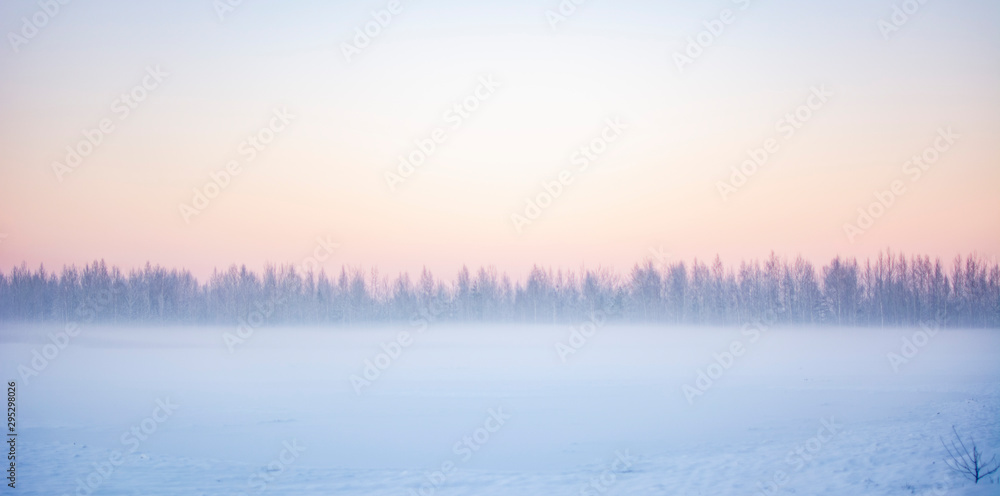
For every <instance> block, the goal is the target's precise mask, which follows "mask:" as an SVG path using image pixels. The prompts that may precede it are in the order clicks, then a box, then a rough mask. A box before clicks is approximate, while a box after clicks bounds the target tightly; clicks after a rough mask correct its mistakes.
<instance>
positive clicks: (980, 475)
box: [941, 426, 1000, 484]
mask: <svg viewBox="0 0 1000 496" xmlns="http://www.w3.org/2000/svg"><path fill="white" fill-rule="evenodd" d="M951 431H952V432H954V433H955V439H954V440H953V441H952V442H951V445H948V444H947V443H945V442H944V439H942V440H941V444H943V445H944V449H945V450H947V451H948V458H946V459H945V463H947V464H948V466H949V467H950V468H951V469H952V470H954V471H955V472H958V473H959V474H961V475H962V476H964V477H968V478H969V479H972V481H973V482H974V483H976V484H978V483H979V481H980V480H982V479H985V478H986V477H989V476H990V475H993V474H994V473H996V471H997V469H1000V462H997V457H996V455H993V457H992V458H990V460H989V461H986V459H985V456H984V455H983V453H982V452H980V451H979V448H977V447H976V441H975V440H974V439H972V438H971V437H970V438H969V444H970V445H971V446H972V449H971V450H969V448H968V447H967V446H966V445H965V442H963V441H962V437H961V436H959V435H958V430H957V429H955V426H951Z"/></svg>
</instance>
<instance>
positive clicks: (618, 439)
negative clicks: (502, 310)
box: [0, 324, 1000, 496]
mask: <svg viewBox="0 0 1000 496" xmlns="http://www.w3.org/2000/svg"><path fill="white" fill-rule="evenodd" d="M0 326H2V327H0V362H2V366H0V369H2V372H3V377H4V380H5V381H16V382H17V392H18V394H17V408H18V424H17V428H18V445H17V450H18V451H17V455H18V456H17V461H18V465H17V481H18V482H17V489H16V490H15V491H12V490H10V489H9V488H4V489H5V490H4V491H0V494H24V495H34V494H40V495H62V494H81V495H86V494H94V495H129V496H132V495H176V494H187V495H200V494H205V495H216V494H218V495H244V494H245V495H256V494H287V495H299V494H302V495H305V494H324V495H325V494H337V495H341V494H347V495H354V494H357V495H373V494H388V495H401V496H402V495H412V494H419V495H423V496H430V495H473V494H475V495H483V494H486V495H492V494H498V495H499V494H515V495H535V494H538V495H554V494H566V495H570V494H572V495H579V494H584V495H600V494H622V495H626V494H651V495H660V494H662V495H674V494H678V495H699V494H704V495H726V494H745V495H751V494H765V495H770V494H843V495H852V496H853V495H896V494H899V495H902V494H928V495H930V494H937V495H941V494H1000V485H998V484H995V483H991V482H990V481H981V482H980V483H979V484H978V485H973V484H972V483H971V482H968V481H964V480H961V479H960V478H959V477H958V476H956V475H955V474H953V473H950V472H949V471H948V469H947V468H946V467H945V465H944V458H945V453H944V449H943V447H942V444H941V441H940V439H939V438H942V437H943V438H945V439H948V438H949V437H950V436H951V428H952V426H953V425H954V426H955V427H956V428H957V429H958V431H959V432H960V433H961V434H962V435H963V436H965V437H966V439H967V438H968V437H969V436H972V437H974V438H975V440H976V441H977V444H978V445H979V447H980V448H981V449H983V450H984V451H985V452H986V453H987V456H991V455H992V454H994V453H998V454H1000V360H998V357H1000V332H997V331H995V330H941V331H940V332H938V333H937V334H936V335H934V336H930V337H929V339H927V340H926V341H925V340H924V339H923V337H921V336H916V337H915V336H914V335H915V333H917V331H918V329H891V330H882V329H789V328H776V329H739V328H726V329H711V328H694V329H680V328H662V327H655V326H624V325H612V324H609V325H606V326H603V327H599V328H597V329H596V332H595V333H593V334H592V335H591V336H589V337H586V336H583V335H578V336H575V337H574V336H572V335H571V333H572V332H573V330H574V326H498V325H479V324H477V325H434V324H432V325H431V326H430V327H428V328H427V329H426V331H419V329H418V328H414V327H411V326H409V325H407V324H400V325H398V326H391V327H388V326H387V327H382V328H377V329H376V328H363V329H354V330H344V329H302V328H262V329H258V330H257V331H256V332H255V333H254V334H253V335H252V336H249V337H247V338H246V339H245V341H243V342H242V343H239V342H234V341H232V340H231V338H232V336H233V335H235V332H236V328H235V326H234V327H233V328H106V327H87V326H83V327H81V329H80V332H79V334H78V335H76V336H73V337H70V339H69V342H68V344H66V343H63V344H65V348H63V349H59V348H58V347H56V346H55V345H53V346H49V347H48V348H47V349H46V348H45V345H46V344H47V343H51V341H50V338H49V337H48V336H47V335H48V334H49V333H58V332H61V329H62V327H61V326H11V325H9V324H2V325H0ZM400 332H406V333H408V334H405V335H402V336H400V335H399V333H400ZM226 333H230V336H229V338H230V344H231V345H232V352H231V351H230V349H229V348H228V347H227V344H226V337H225V334H226ZM55 336H56V338H55V339H56V340H59V339H60V337H59V335H55ZM924 337H926V336H924ZM903 338H908V339H910V340H913V339H916V341H917V342H918V344H919V343H922V344H923V345H922V346H919V345H918V344H914V345H913V349H904V342H903ZM911 342H912V341H911ZM392 343H395V344H392ZM557 343H559V346H557ZM54 350H55V351H56V353H55V356H54V357H52V358H51V359H44V360H42V359H40V358H39V357H42V358H44V357H43V354H45V353H48V355H49V356H53V351H54ZM383 350H386V351H383ZM560 350H561V352H562V353H560ZM567 350H573V351H575V352H569V351H567ZM34 352H38V354H39V355H38V357H36V356H35V355H34ZM914 352H915V354H914ZM727 353H728V354H727ZM890 353H894V354H897V355H898V356H896V357H895V358H894V359H893V360H890V358H889V357H888V356H887V355H888V354H890ZM380 354H384V356H380ZM562 358H565V361H564V360H563V359H562ZM33 360H34V363H32V362H33ZM366 360H367V361H369V362H370V363H371V365H370V366H368V365H366ZM713 364H715V365H713ZM366 367H368V369H369V370H367V376H366V370H365V369H366ZM894 368H895V370H894ZM29 371H30V372H29ZM26 372H27V373H26ZM36 372H37V375H36V374H35V373H36ZM22 376H23V377H22ZM352 376H354V377H353V378H352ZM359 393H360V394H359Z"/></svg>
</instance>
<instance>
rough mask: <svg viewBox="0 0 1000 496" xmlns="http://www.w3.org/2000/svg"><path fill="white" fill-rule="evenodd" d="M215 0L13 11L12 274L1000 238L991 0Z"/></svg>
mask: <svg viewBox="0 0 1000 496" xmlns="http://www.w3.org/2000/svg"><path fill="white" fill-rule="evenodd" d="M224 1H225V0H222V1H220V2H215V3H213V2H212V1H209V0H198V1H195V0H180V1H169V2H168V1H151V2H125V1H121V0H114V1H110V0H109V1H87V2H84V1H73V2H69V3H67V4H66V5H62V4H60V3H58V2H57V1H55V0H52V1H51V2H50V3H48V4H45V5H46V6H47V7H45V8H48V9H49V10H50V11H55V10H58V12H56V13H55V14H54V15H49V14H47V13H46V14H44V15H40V14H39V12H43V7H42V6H40V4H39V3H37V2H34V1H28V0H14V1H9V2H5V3H4V4H3V5H2V6H0V30H2V31H3V32H4V33H7V35H6V36H5V40H6V42H7V44H6V46H5V48H4V49H3V50H2V51H0V115H3V120H2V121H0V233H2V234H4V235H6V237H0V238H2V239H0V270H4V271H7V270H9V268H10V267H11V266H13V265H16V264H20V263H21V262H22V261H27V262H28V264H29V265H31V266H33V267H34V266H37V265H38V264H39V263H45V264H46V266H47V267H49V268H58V267H60V266H61V265H63V264H70V263H76V264H82V263H86V262H88V261H91V260H94V259H98V258H104V259H106V260H107V261H108V262H109V263H115V264H118V265H122V266H126V267H130V266H138V265H142V264H144V263H145V262H146V261H147V260H149V261H152V262H153V263H159V264H162V265H166V266H169V267H181V266H183V267H187V268H190V269H192V270H194V271H195V273H196V274H198V275H200V276H204V275H206V274H208V273H210V271H211V270H212V268H213V267H225V266H228V265H230V264H232V263H236V264H244V263H245V264H247V265H249V266H251V267H254V268H258V267H260V266H262V265H263V264H264V263H265V262H274V263H300V262H301V261H302V260H303V258H304V257H306V256H308V255H309V254H310V253H312V252H313V250H314V249H315V248H316V246H317V238H319V237H322V238H327V237H331V238H332V239H335V240H336V241H337V242H338V243H339V248H338V250H337V251H336V252H335V254H334V255H333V256H332V257H330V258H329V260H327V261H326V263H325V264H326V265H325V267H326V268H327V270H328V271H337V270H339V267H340V265H342V264H347V265H361V266H374V265H377V266H379V267H380V268H381V269H383V270H384V271H388V272H390V273H391V272H395V271H400V270H409V271H416V270H419V269H420V267H421V266H423V265H427V266H428V267H430V268H431V269H432V270H435V271H436V272H440V273H442V275H450V274H453V273H454V271H455V270H457V269H458V267H460V266H461V265H462V264H463V263H465V264H468V265H470V266H478V265H490V264H492V265H496V266H498V267H499V268H501V269H503V270H508V271H510V272H512V273H515V274H521V273H523V272H524V271H525V270H526V269H527V268H529V267H530V265H531V264H533V263H539V264H543V265H551V266H556V267H564V268H573V269H575V268H578V267H580V266H581V265H584V264H585V265H587V266H591V267H592V266H597V265H604V266H614V267H618V268H627V267H629V266H631V264H632V263H634V262H636V261H638V260H641V259H642V258H644V257H648V256H650V255H651V253H652V251H663V252H669V253H670V254H671V256H672V257H673V258H680V259H690V258H693V257H699V258H711V257H714V255H715V254H717V253H718V254H720V255H722V257H723V259H724V260H726V261H728V262H730V263H736V262H738V261H739V260H740V259H742V258H750V257H761V256H765V255H766V254H767V253H769V252H770V251H771V250H774V251H776V252H777V253H779V254H784V255H788V256H795V255H797V254H802V255H803V256H806V257H808V258H811V259H813V260H815V261H817V262H820V263H822V262H825V261H826V260H827V259H828V258H829V257H832V256H833V255H835V254H838V253H839V254H841V255H849V256H850V255H857V256H862V257H864V256H868V255H871V254H874V253H876V252H877V251H879V250H880V249H883V248H886V247H892V248H893V249H894V250H899V251H903V252H906V253H926V254H930V255H939V256H942V257H944V258H945V259H950V258H951V257H952V256H953V255H955V254H957V253H968V252H970V251H978V252H979V253H981V254H983V255H986V256H987V257H995V256H997V255H1000V229H998V228H1000V222H998V221H1000V194H998V187H1000V140H998V139H997V136H1000V90H998V88H1000V35H998V33H1000V29H998V28H1000V4H998V3H997V2H995V1H987V0H965V1H953V2H938V1H936V0H929V1H927V2H926V3H924V4H922V5H920V6H919V9H916V11H915V12H913V9H911V8H910V7H911V6H912V5H915V2H912V3H908V2H900V1H895V2H893V1H860V0H849V1H844V2H831V3H820V4H817V3H816V2H795V1H791V0H770V1H756V0H749V1H748V0H739V1H731V0H724V1H711V2H700V1H699V2H695V1H684V2H652V1H639V0H616V1H610V0H588V1H586V2H583V3H582V5H580V6H578V7H576V10H575V12H569V11H568V10H565V7H564V10H563V13H564V14H566V15H564V16H561V17H554V16H553V15H552V14H551V13H553V12H554V13H558V12H559V8H560V2H559V1H557V0H548V1H526V0H513V1H504V2H499V1H498V2H460V1H455V0H420V1H413V2H408V1H402V2H399V3H398V4H397V3H395V2H387V1H352V2H346V1H337V2H319V1H293V2H264V1H260V0H245V1H243V2H242V3H241V4H240V5H238V6H236V7H234V8H233V9H231V10H230V9H221V10H220V9H219V7H218V6H219V5H226V4H224ZM42 3H43V4H44V3H45V2H44V1H43V2H42ZM234 3H235V2H234ZM563 3H564V4H567V5H569V4H571V3H572V2H570V1H569V0H566V1H565V2H563ZM904 4H906V5H904ZM53 5H56V6H57V7H53ZM894 6H897V7H899V8H900V9H901V10H900V12H903V10H902V9H903V8H904V7H905V8H906V9H907V10H910V11H911V12H912V13H910V14H905V12H904V14H905V16H904V15H901V14H899V13H895V14H894ZM373 12H374V14H373ZM220 14H221V15H220ZM24 19H27V20H26V21H25V20H24ZM38 20H44V21H45V22H44V25H42V26H36V21H38ZM553 22H555V26H554V27H553V25H552V23H553ZM880 22H881V23H882V24H880ZM25 23H28V25H26V24H25ZM366 25H367V29H368V31H369V33H375V36H367V35H366V36H359V35H358V32H359V31H358V30H362V31H364V30H365V29H366ZM36 27H37V29H36V31H37V32H35V34H34V35H32V36H30V37H29V36H26V35H25V33H28V34H30V33H32V32H34V31H32V29H33V28H36ZM366 38H367V39H366ZM19 40H20V41H19ZM25 41H26V42H25ZM700 42H701V43H700ZM705 42H707V43H705ZM345 43H350V44H351V45H350V46H349V47H348V48H347V49H345ZM703 45H704V46H703ZM15 47H16V50H15ZM345 54H346V55H345ZM348 58H349V59H350V60H348ZM803 109H804V110H803ZM609 126H611V128H609ZM942 136H948V139H947V140H946V139H944V138H941V137H942ZM611 138H613V139H611ZM95 143H96V145H95ZM88 145H91V146H89V147H88ZM67 147H69V148H71V149H76V150H77V153H80V154H81V157H80V160H79V164H78V165H76V166H75V167H70V166H69V165H67V160H69V161H70V162H76V161H77V159H76V158H75V157H73V156H72V155H73V153H72V152H69V151H67ZM81 147H82V148H81ZM929 150H933V151H929ZM82 152H85V153H82ZM68 155H69V156H68ZM83 155H86V156H85V157H84V156H83ZM914 156H917V157H918V160H917V162H914V160H913V157H914ZM401 157H402V158H403V159H405V160H406V162H408V163H409V164H410V165H413V163H414V162H419V165H418V166H414V167H413V168H412V170H411V169H410V168H409V165H404V166H402V169H401V168H400V167H401V165H400V158H401ZM421 157H423V158H421ZM747 161H750V162H749V163H748V162H747ZM54 163H58V164H59V166H55V167H54V166H53V164H54ZM62 166H66V167H67V168H62ZM741 166H744V167H745V168H744V170H745V171H753V172H752V174H742V179H741V174H737V173H735V172H734V168H736V169H739V168H740V167H741ZM237 172H238V174H237ZM387 173H392V174H394V175H395V176H387ZM720 184H725V185H728V187H720ZM894 188H895V190H894ZM720 191H724V192H725V193H722V192H720ZM196 192H197V193H196ZM887 192H888V193H887ZM199 194H200V195H205V197H204V198H199V197H198V195H199ZM887 194H888V196H887ZM546 195H547V197H549V198H550V199H551V202H547V201H546V200H545V198H546ZM209 196H211V198H209ZM880 197H881V200H880V199H879V198H880ZM528 200H531V202H530V203H532V204H533V205H535V207H537V208H535V207H531V206H529V202H528ZM873 202H880V203H881V205H882V207H881V208H879V207H875V208H874V210H872V206H871V204H872V203H873ZM539 203H544V204H545V205H539ZM182 205H183V206H187V208H186V209H185V207H183V206H182ZM859 208H862V209H866V210H868V211H870V212H872V213H878V216H877V217H874V218H873V219H872V223H871V225H870V227H866V228H862V229H861V233H860V234H858V232H856V231H854V235H853V236H850V237H849V236H848V235H847V233H845V228H844V226H845V224H848V223H850V224H853V225H855V227H857V226H858V224H859V212H858V209H859ZM191 209H194V210H195V211H196V212H197V213H195V214H191ZM184 212H187V214H185V213H184ZM515 214H517V215H519V216H522V218H523V219H528V220H530V222H528V223H527V224H525V223H524V222H519V221H516V220H512V216H513V215H515ZM536 214H537V215H536ZM531 217H534V218H531ZM861 223H862V224H863V225H867V223H866V222H864V221H863V220H862V222H861Z"/></svg>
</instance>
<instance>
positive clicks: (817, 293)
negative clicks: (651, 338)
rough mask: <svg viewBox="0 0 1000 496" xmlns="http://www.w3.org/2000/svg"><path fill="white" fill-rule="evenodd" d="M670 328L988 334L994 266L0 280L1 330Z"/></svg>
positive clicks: (765, 263) (149, 269) (912, 262)
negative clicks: (249, 324) (760, 325)
mask: <svg viewBox="0 0 1000 496" xmlns="http://www.w3.org/2000/svg"><path fill="white" fill-rule="evenodd" d="M598 314H599V315H601V316H602V318H605V319H607V320H609V321H620V322H637V323H638V322H649V323H662V324H675V325H681V324H683V325H692V324H694V325H699V324H700V325H742V324H746V323H751V322H755V321H765V320H766V321H768V322H773V323H775V324H797V325H798V324H803V325H838V326H913V325H920V324H921V323H923V324H925V325H926V324H930V323H934V324H936V325H941V326H950V327H1000V268H998V266H997V264H996V263H995V262H993V263H992V264H990V263H989V262H987V261H985V260H983V258H982V257H980V256H977V255H975V254H973V255H969V256H967V257H965V258H963V257H961V256H958V257H956V258H955V259H954V260H953V261H952V263H951V264H950V265H946V264H944V263H942V262H941V260H940V259H934V260H932V259H931V258H930V257H928V256H912V257H909V258H908V257H906V256H905V255H902V254H895V253H892V252H891V251H886V252H882V253H880V254H879V255H878V256H877V257H875V258H874V259H866V260H864V261H858V260H856V259H853V258H847V259H844V258H840V257H836V258H834V259H833V260H831V261H830V262H829V263H828V264H826V265H825V266H823V267H821V268H819V269H817V268H815V267H814V266H813V265H812V264H811V263H810V262H808V261H806V260H804V259H803V258H801V257H797V258H796V259H794V260H792V261H788V260H787V259H786V258H783V257H779V256H777V255H775V254H773V253H772V254H771V255H770V257H768V258H767V259H765V260H751V261H744V262H742V263H740V264H739V266H738V267H727V266H725V265H724V264H723V263H722V261H721V260H720V258H719V257H718V256H716V257H715V259H714V260H713V261H712V262H711V263H710V264H706V263H703V262H701V261H698V260H697V259H696V260H694V261H692V262H690V263H686V262H672V263H669V264H657V263H655V262H654V261H653V260H651V259H650V260H646V261H644V262H643V263H639V264H636V265H635V266H634V267H633V268H632V269H631V271H629V272H628V274H619V273H616V272H615V271H613V270H610V269H602V268H597V269H580V270H577V271H572V270H561V269H560V270H553V269H549V268H542V267H538V266H535V267H533V268H532V269H531V271H530V273H529V274H528V275H527V277H526V278H525V279H524V280H523V281H521V280H512V278H511V277H509V276H508V275H507V274H505V273H498V271H497V270H496V269H494V268H490V267H484V268H479V269H478V270H475V271H470V270H469V269H468V268H466V267H463V268H462V269H461V270H460V271H459V272H458V274H457V275H456V276H455V277H454V278H453V279H450V280H449V279H442V278H437V277H435V276H434V275H432V274H431V273H430V272H429V271H428V270H427V269H424V270H423V271H422V272H421V273H420V274H419V276H418V277H417V278H416V279H415V280H414V279H412V278H411V277H410V275H409V274H407V273H402V274H399V275H398V276H396V277H390V276H387V275H384V274H380V273H379V271H378V270H377V269H363V268H349V267H342V268H341V269H340V271H339V273H337V274H332V275H331V274H327V273H326V272H325V271H321V272H319V273H313V272H307V273H302V272H301V270H299V269H298V268H297V267H296V266H294V265H281V266H275V265H268V266H265V268H264V269H263V271H262V272H261V273H257V272H254V271H252V270H249V269H248V268H247V267H246V266H241V267H237V266H232V267H229V268H228V269H227V270H224V271H219V270H216V271H215V272H214V273H213V274H212V276H211V277H210V278H209V279H208V280H207V281H205V282H201V281H199V280H198V279H197V278H195V277H194V276H193V275H192V274H191V273H190V272H189V271H187V270H179V269H167V268H163V267H161V266H158V265H151V264H149V263H147V264H146V266H145V267H142V268H139V269H130V270H128V271H127V272H126V271H125V270H122V269H120V268H119V267H115V266H110V267H109V266H108V265H107V264H106V263H105V262H104V261H103V260H101V261H95V262H93V263H91V264H88V265H85V266H84V267H83V268H78V267H76V266H66V267H63V268H62V270H61V271H60V272H58V273H57V272H54V271H51V272H50V271H49V270H47V269H46V268H45V267H44V266H40V267H38V268H37V269H36V270H32V269H29V268H28V266H27V265H26V264H23V263H22V264H21V265H20V266H18V267H14V268H12V269H11V270H10V271H9V272H7V273H3V272H0V321H5V322H87V323H90V322H94V323H105V324H123V325H124V324H129V325H131V324H138V325H142V324H162V325H180V324H183V325H188V324H191V325H194V324H223V325H229V324H233V325H235V324H236V323H237V322H241V321H243V320H245V319H255V320H256V321H257V322H256V323H254V325H255V326H258V325H265V324H267V325H278V324H281V325H288V324H301V325H314V324H324V325H358V324H363V323H384V322H408V321H413V320H414V319H425V320H434V321H438V320H440V321H453V322H523V323H578V322H582V321H584V320H585V319H587V318H590V317H593V316H594V315H598Z"/></svg>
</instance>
